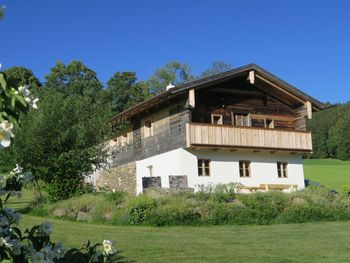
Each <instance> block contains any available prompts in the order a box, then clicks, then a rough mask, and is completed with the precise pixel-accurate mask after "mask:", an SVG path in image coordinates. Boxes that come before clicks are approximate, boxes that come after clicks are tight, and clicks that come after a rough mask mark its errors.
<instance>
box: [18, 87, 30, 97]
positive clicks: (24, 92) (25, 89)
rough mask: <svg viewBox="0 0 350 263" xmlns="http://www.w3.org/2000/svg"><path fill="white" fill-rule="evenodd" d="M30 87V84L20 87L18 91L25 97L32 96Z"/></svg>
mask: <svg viewBox="0 0 350 263" xmlns="http://www.w3.org/2000/svg"><path fill="white" fill-rule="evenodd" d="M29 87H30V86H29V85H25V86H20V87H18V93H19V94H21V95H23V97H29V96H30V90H29Z"/></svg>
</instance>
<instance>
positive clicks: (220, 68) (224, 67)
mask: <svg viewBox="0 0 350 263" xmlns="http://www.w3.org/2000/svg"><path fill="white" fill-rule="evenodd" d="M230 69H232V66H231V65H230V64H227V63H225V62H224V61H220V60H218V61H214V62H213V64H212V65H211V66H210V67H209V68H208V69H207V70H205V71H204V72H203V73H202V74H201V75H200V78H205V77H210V76H213V75H216V74H219V73H222V72H225V71H228V70H230Z"/></svg>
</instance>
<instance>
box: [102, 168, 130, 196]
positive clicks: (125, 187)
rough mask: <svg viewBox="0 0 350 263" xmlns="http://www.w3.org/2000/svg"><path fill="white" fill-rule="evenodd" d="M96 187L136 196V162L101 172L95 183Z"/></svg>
mask: <svg viewBox="0 0 350 263" xmlns="http://www.w3.org/2000/svg"><path fill="white" fill-rule="evenodd" d="M96 186H97V187H99V188H107V189H109V190H112V191H125V192H127V193H129V194H132V195H136V162H130V163H127V164H124V165H121V166H118V167H114V168H111V169H109V170H107V171H103V172H101V173H100V174H99V177H98V179H97V181H96Z"/></svg>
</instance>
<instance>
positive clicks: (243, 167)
mask: <svg viewBox="0 0 350 263" xmlns="http://www.w3.org/2000/svg"><path fill="white" fill-rule="evenodd" d="M247 164H248V165H247ZM251 164H252V162H251V161H250V160H239V161H238V165H239V177H240V178H251V177H252V170H251ZM247 171H248V175H247Z"/></svg>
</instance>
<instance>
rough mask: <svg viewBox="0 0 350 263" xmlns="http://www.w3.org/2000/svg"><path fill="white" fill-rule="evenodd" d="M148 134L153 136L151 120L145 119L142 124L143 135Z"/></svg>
mask: <svg viewBox="0 0 350 263" xmlns="http://www.w3.org/2000/svg"><path fill="white" fill-rule="evenodd" d="M150 136H153V129H152V121H150V120H147V121H145V126H144V137H145V138H147V137H150Z"/></svg>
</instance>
